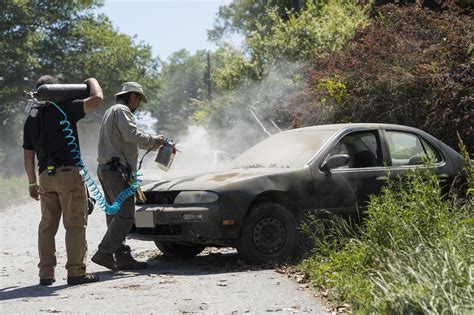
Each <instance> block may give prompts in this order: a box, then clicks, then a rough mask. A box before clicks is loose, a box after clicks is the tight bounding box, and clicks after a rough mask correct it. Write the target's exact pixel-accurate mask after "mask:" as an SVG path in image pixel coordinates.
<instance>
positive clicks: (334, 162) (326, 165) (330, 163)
mask: <svg viewBox="0 0 474 315" xmlns="http://www.w3.org/2000/svg"><path fill="white" fill-rule="evenodd" d="M350 160H351V158H350V157H349V155H347V154H336V155H332V156H330V157H329V158H328V159H327V160H326V161H325V162H323V164H322V165H321V170H323V171H329V170H331V169H333V168H338V167H341V166H344V165H347V164H349V162H350Z"/></svg>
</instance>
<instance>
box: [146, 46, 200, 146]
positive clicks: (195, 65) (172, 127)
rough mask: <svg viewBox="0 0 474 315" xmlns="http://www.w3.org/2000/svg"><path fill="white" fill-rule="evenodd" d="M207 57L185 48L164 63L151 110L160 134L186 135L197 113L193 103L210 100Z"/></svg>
mask: <svg viewBox="0 0 474 315" xmlns="http://www.w3.org/2000/svg"><path fill="white" fill-rule="evenodd" d="M207 54H208V52H207V51H205V50H200V51H197V52H196V53H195V54H194V55H191V54H190V53H189V52H188V51H187V50H185V49H182V50H179V51H177V52H175V53H173V54H172V55H171V56H170V57H169V58H168V60H167V61H166V62H162V64H161V73H160V79H159V85H160V89H159V91H158V93H157V96H156V102H153V104H152V105H150V107H149V108H150V111H151V113H152V115H153V116H154V117H156V118H157V119H158V122H157V130H158V131H159V132H160V133H163V134H166V135H170V136H172V137H175V138H176V137H177V136H179V135H180V134H182V133H183V132H185V131H186V126H187V124H188V118H189V117H190V116H191V115H192V114H193V113H194V112H195V111H196V106H195V105H194V101H195V100H201V101H202V100H205V99H207V86H206V80H205V74H206V72H207Z"/></svg>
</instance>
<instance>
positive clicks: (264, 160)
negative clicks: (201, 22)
mask: <svg viewBox="0 0 474 315" xmlns="http://www.w3.org/2000/svg"><path fill="white" fill-rule="evenodd" d="M335 132H336V131H335V130H301V131H290V132H282V133H278V134H275V135H272V136H271V137H269V138H267V139H265V140H263V141H262V142H259V143H257V144H256V145H255V146H253V147H251V148H250V149H248V150H247V151H245V152H244V153H242V154H241V155H240V156H239V157H237V158H236V159H235V160H234V161H233V162H232V166H233V167H234V168H253V167H281V168H299V167H303V166H304V165H305V164H306V163H307V162H308V161H309V160H310V159H311V158H312V157H313V156H314V155H315V154H316V153H317V152H318V151H319V149H321V147H322V146H323V145H324V144H325V143H326V142H327V141H328V140H329V139H330V138H331V136H332V135H333V134H334V133H335Z"/></svg>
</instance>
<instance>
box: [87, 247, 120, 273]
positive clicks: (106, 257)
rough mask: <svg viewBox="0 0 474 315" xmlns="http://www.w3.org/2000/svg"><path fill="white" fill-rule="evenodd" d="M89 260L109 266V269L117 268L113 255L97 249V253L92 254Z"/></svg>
mask: <svg viewBox="0 0 474 315" xmlns="http://www.w3.org/2000/svg"><path fill="white" fill-rule="evenodd" d="M91 260H92V261H93V262H95V263H96V264H98V265H101V266H104V267H105V268H109V269H110V270H117V264H116V263H115V260H114V255H112V254H111V253H104V252H101V251H100V250H98V251H97V253H95V254H94V256H92V258H91Z"/></svg>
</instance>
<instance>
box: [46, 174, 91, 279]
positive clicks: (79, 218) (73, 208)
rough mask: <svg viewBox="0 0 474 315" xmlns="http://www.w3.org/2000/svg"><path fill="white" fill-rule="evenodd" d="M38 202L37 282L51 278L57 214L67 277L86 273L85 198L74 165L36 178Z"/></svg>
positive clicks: (54, 258) (54, 254)
mask: <svg viewBox="0 0 474 315" xmlns="http://www.w3.org/2000/svg"><path fill="white" fill-rule="evenodd" d="M39 186H40V188H39V193H40V200H41V222H40V224H39V229H38V252H39V259H40V262H39V264H38V267H39V276H40V278H41V279H51V278H54V268H55V267H56V244H55V240H54V237H55V235H56V232H57V231H58V226H59V221H60V219H61V214H62V215H63V224H64V228H65V229H66V251H67V263H66V269H67V273H68V277H76V276H83V275H85V273H86V264H85V262H86V258H87V257H86V256H87V242H86V226H87V197H86V188H85V185H84V182H83V180H82V178H81V175H80V174H79V168H78V167H75V166H63V167H59V168H57V169H56V174H55V175H53V176H49V175H48V172H47V171H44V172H42V173H41V175H40V177H39Z"/></svg>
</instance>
